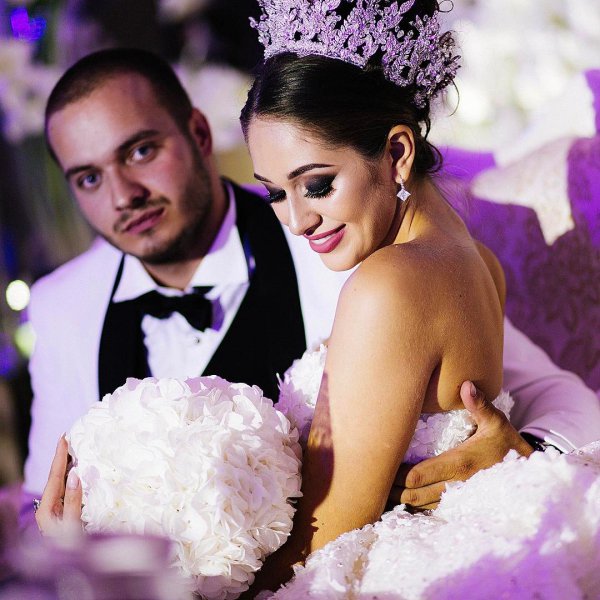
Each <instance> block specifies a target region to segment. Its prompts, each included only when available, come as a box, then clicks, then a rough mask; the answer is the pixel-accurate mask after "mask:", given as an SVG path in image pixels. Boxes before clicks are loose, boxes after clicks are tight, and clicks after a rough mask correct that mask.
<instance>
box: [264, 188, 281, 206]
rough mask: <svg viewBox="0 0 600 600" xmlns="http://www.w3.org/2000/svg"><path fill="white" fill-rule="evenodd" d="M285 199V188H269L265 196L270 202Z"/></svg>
mask: <svg viewBox="0 0 600 600" xmlns="http://www.w3.org/2000/svg"><path fill="white" fill-rule="evenodd" d="M284 199H285V192H284V191H283V190H279V191H277V192H274V191H273V192H272V191H271V190H267V195H266V196H265V200H266V201H267V202H268V203H269V204H274V203H275V202H281V201H282V200H284Z"/></svg>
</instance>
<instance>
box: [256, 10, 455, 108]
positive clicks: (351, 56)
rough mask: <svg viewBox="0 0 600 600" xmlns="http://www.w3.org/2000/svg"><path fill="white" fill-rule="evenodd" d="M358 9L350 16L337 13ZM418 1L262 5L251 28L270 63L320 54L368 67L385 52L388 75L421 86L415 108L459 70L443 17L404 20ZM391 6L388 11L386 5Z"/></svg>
mask: <svg viewBox="0 0 600 600" xmlns="http://www.w3.org/2000/svg"><path fill="white" fill-rule="evenodd" d="M342 2H345V3H350V4H354V6H353V7H352V8H351V9H350V11H349V12H348V14H347V16H346V17H342V16H341V15H340V14H338V13H337V12H336V9H337V8H338V7H339V6H340V4H342ZM414 3H415V0H408V1H407V2H402V3H401V4H399V3H398V2H395V1H394V2H392V3H391V4H390V3H389V0H387V1H386V0H258V4H259V6H260V8H261V11H262V14H261V16H260V18H259V20H258V21H257V20H256V19H250V25H251V26H252V27H254V28H255V29H256V30H257V31H258V39H259V41H260V42H261V44H262V45H263V46H264V47H265V59H267V58H270V57H271V56H274V55H276V54H280V53H282V52H293V53H295V54H297V55H298V56H307V55H309V54H318V55H321V56H326V57H329V58H334V59H338V60H343V61H344V62H348V63H351V64H353V65H356V66H357V67H360V68H364V67H365V66H366V65H367V63H368V62H369V59H370V58H371V57H372V56H373V55H375V54H376V53H377V52H380V53H381V54H380V56H381V65H382V68H383V75H384V77H385V78H386V79H387V80H388V81H391V82H392V83H395V84H396V85H398V86H400V87H406V86H409V85H413V84H414V85H415V86H416V88H417V91H416V92H415V96H414V103H415V105H416V106H417V107H419V108H423V107H424V106H425V104H426V102H427V100H428V99H430V98H431V97H432V96H434V95H435V94H436V93H437V92H438V91H440V90H442V89H443V88H445V87H446V86H447V85H448V84H449V83H451V82H452V80H453V79H454V76H455V75H456V71H457V70H458V66H459V65H458V58H459V57H458V56H456V55H453V49H454V39H453V38H452V35H451V34H450V32H446V33H443V34H441V35H440V24H439V21H438V19H437V15H436V14H434V15H433V16H423V17H415V19H414V20H413V21H411V22H409V23H408V24H409V25H410V29H409V30H408V31H405V30H403V29H402V20H403V17H404V15H405V13H407V12H408V11H409V10H410V9H411V8H412V7H413V5H414ZM386 4H387V6H386Z"/></svg>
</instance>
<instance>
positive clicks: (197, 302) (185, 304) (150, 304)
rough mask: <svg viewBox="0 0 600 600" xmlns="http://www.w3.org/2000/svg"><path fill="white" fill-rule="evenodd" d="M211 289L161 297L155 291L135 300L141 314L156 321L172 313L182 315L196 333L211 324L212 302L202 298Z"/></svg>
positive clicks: (199, 289) (199, 288)
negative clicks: (154, 318) (149, 316)
mask: <svg viewBox="0 0 600 600" xmlns="http://www.w3.org/2000/svg"><path fill="white" fill-rule="evenodd" d="M211 289H212V288H211V287H206V286H205V287H195V288H194V291H193V292H191V293H189V294H185V295H183V296H163V295H162V294H160V293H159V292H157V291H156V290H154V291H152V292H148V293H147V294H144V295H143V296H140V297H139V298H136V299H135V300H132V302H134V303H135V304H136V306H138V307H139V309H140V311H141V312H142V313H143V314H146V315H151V316H153V317H156V318H157V319H166V318H167V317H169V316H170V315H172V314H173V313H174V312H176V313H179V314H180V315H182V316H183V317H184V318H185V319H186V320H187V322H188V323H189V324H190V325H191V326H192V327H193V328H194V329H197V330H198V331H204V330H205V329H206V328H207V327H210V325H211V324H212V302H211V301H210V300H209V299H208V298H206V297H205V296H204V294H206V293H208V292H209V291H210V290H211Z"/></svg>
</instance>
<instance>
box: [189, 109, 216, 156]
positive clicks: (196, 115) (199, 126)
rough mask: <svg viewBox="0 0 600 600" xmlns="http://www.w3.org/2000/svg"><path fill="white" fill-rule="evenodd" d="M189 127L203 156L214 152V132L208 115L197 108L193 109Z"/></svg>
mask: <svg viewBox="0 0 600 600" xmlns="http://www.w3.org/2000/svg"><path fill="white" fill-rule="evenodd" d="M188 129H189V132H190V136H191V138H192V140H193V141H194V142H195V144H196V146H197V148H198V151H199V152H200V154H201V155H202V156H203V157H205V158H206V157H208V156H210V155H211V154H212V134H211V132H210V125H209V124H208V121H207V120H206V117H205V116H204V114H203V113H201V112H200V111H199V110H198V109H197V108H193V109H192V114H191V116H190V120H189V121H188Z"/></svg>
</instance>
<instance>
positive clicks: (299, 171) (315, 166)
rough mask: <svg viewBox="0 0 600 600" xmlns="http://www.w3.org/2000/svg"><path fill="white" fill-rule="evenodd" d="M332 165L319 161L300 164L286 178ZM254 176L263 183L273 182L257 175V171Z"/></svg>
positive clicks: (292, 177)
mask: <svg viewBox="0 0 600 600" xmlns="http://www.w3.org/2000/svg"><path fill="white" fill-rule="evenodd" d="M332 166H333V165H326V164H321V163H310V164H308V165H302V166H301V167H298V168H297V169H294V170H293V171H292V172H291V173H288V176H287V178H288V179H294V178H296V177H298V176H299V175H302V174H304V173H306V172H307V171H311V170H312V169H324V168H326V167H332ZM254 177H255V179H258V180H259V181H264V182H265V183H273V182H272V181H270V180H268V179H267V178H266V177H262V175H259V174H258V173H254Z"/></svg>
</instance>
